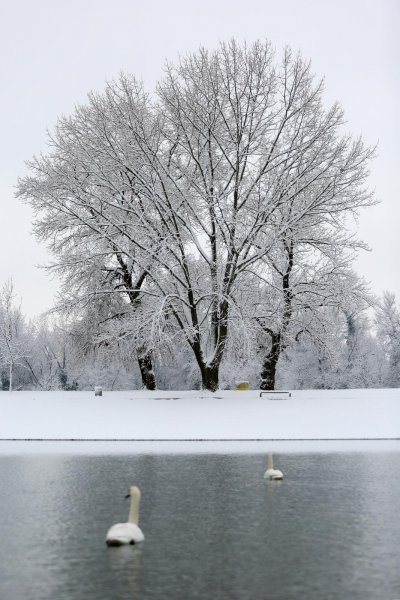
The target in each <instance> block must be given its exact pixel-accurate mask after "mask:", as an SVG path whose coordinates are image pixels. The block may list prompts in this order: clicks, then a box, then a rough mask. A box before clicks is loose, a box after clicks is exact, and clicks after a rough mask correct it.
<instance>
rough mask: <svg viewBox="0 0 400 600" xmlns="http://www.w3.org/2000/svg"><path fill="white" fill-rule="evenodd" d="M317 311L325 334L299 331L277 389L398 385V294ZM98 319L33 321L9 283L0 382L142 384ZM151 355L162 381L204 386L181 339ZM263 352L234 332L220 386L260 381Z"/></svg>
mask: <svg viewBox="0 0 400 600" xmlns="http://www.w3.org/2000/svg"><path fill="white" fill-rule="evenodd" d="M320 311H321V313H323V314H321V319H320V322H321V323H323V328H322V329H321V331H320V337H319V338H318V339H312V338H311V337H309V336H307V335H299V336H298V337H297V339H295V340H294V341H293V343H291V344H290V345H288V346H287V347H286V348H285V350H284V351H283V352H282V354H281V356H280V358H279V361H278V365H277V373H276V387H277V388H286V389H287V388H289V389H303V388H326V389H328V388H367V387H400V307H399V305H398V304H396V299H395V296H394V295H393V294H390V293H385V294H384V296H383V298H382V299H380V300H375V301H374V307H373V308H370V309H368V310H365V311H362V312H360V311H353V312H344V311H340V310H339V309H337V308H325V307H323V308H321V309H320ZM315 318H318V315H316V316H315ZM96 323H97V319H96V320H95V322H94V321H92V320H91V319H90V318H89V317H87V318H86V319H79V320H77V321H70V322H68V321H66V319H65V318H64V317H63V316H60V315H52V316H47V317H41V318H39V319H37V320H34V321H28V320H27V319H26V317H25V316H24V315H23V312H22V310H21V307H20V304H19V303H18V302H17V299H16V294H15V293H14V290H13V285H12V282H11V281H9V282H6V283H5V285H3V287H2V289H1V292H0V389H2V390H4V391H6V390H10V389H14V390H22V389H35V390H87V389H93V388H94V387H95V386H96V385H101V386H103V387H104V388H105V389H109V390H116V389H138V388H139V389H140V388H142V387H144V386H143V381H142V377H141V371H140V368H139V365H138V364H135V361H133V360H132V358H133V356H132V344H131V340H130V337H129V336H127V337H118V338H116V339H114V340H110V338H109V337H108V336H107V338H105V337H104V335H103V331H102V327H101V326H100V327H97V325H96ZM153 356H154V364H153V367H154V374H153V376H154V380H155V384H156V386H157V387H158V388H160V389H200V388H201V386H202V380H201V376H200V373H199V370H198V367H197V364H196V361H195V360H194V359H193V357H192V356H191V355H190V354H188V352H187V350H186V348H185V347H184V346H180V345H174V344H169V345H164V346H160V348H158V350H157V352H154V354H153ZM263 356H264V355H263V352H260V351H259V347H258V341H257V339H252V338H247V340H246V342H245V344H243V343H242V341H241V340H240V339H239V337H236V338H235V336H232V337H231V338H230V340H229V343H228V345H227V348H226V352H225V355H224V359H223V361H222V364H221V372H220V383H219V385H220V387H221V388H223V389H232V388H233V387H234V385H235V383H236V382H237V381H238V380H240V379H247V380H249V382H250V386H251V388H257V387H259V372H260V371H259V369H260V365H261V364H262V361H263Z"/></svg>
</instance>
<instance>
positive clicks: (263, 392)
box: [260, 390, 292, 398]
mask: <svg viewBox="0 0 400 600" xmlns="http://www.w3.org/2000/svg"><path fill="white" fill-rule="evenodd" d="M263 394H270V395H271V394H272V395H278V394H286V396H287V397H288V398H291V397H292V394H291V392H282V391H278V392H275V390H263V391H262V392H260V398H261V396H262V395H263Z"/></svg>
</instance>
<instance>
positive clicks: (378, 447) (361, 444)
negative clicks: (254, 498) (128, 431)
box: [0, 440, 400, 456]
mask: <svg viewBox="0 0 400 600" xmlns="http://www.w3.org/2000/svg"><path fill="white" fill-rule="evenodd" d="M267 452H274V453H286V454H305V453H307V454H308V453H310V454H312V453H331V452H335V453H338V452H342V453H350V452H400V440H302V441H300V440H298V441H294V440H285V441H262V442H243V441H241V440H238V441H225V442H213V441H204V442H187V441H179V442H172V441H163V442H160V441H158V442H152V441H146V442H143V441H141V442H126V441H109V442H102V441H97V442H96V441H88V442H82V441H52V442H49V441H43V442H38V441H0V456H16V455H17V456H18V455H27V454H29V455H37V454H41V455H42V454H53V455H57V454H68V455H80V456H102V455H107V456H109V455H123V454H128V455H129V454H265V453H267Z"/></svg>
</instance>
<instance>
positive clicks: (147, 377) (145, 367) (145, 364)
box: [137, 350, 156, 390]
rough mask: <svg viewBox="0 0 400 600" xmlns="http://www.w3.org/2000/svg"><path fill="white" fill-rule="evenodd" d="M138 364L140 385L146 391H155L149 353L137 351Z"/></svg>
mask: <svg viewBox="0 0 400 600" xmlns="http://www.w3.org/2000/svg"><path fill="white" fill-rule="evenodd" d="M137 358H138V363H139V369H140V375H141V377H142V384H143V387H144V389H146V390H155V389H156V379H155V377H154V372H153V361H152V359H151V353H150V352H140V351H139V350H138V357H137Z"/></svg>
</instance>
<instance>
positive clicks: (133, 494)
mask: <svg viewBox="0 0 400 600" xmlns="http://www.w3.org/2000/svg"><path fill="white" fill-rule="evenodd" d="M125 498H140V490H139V488H138V487H137V485H131V486H130V488H129V490H128V493H127V494H126V496H125Z"/></svg>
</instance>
